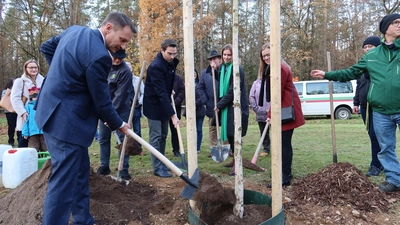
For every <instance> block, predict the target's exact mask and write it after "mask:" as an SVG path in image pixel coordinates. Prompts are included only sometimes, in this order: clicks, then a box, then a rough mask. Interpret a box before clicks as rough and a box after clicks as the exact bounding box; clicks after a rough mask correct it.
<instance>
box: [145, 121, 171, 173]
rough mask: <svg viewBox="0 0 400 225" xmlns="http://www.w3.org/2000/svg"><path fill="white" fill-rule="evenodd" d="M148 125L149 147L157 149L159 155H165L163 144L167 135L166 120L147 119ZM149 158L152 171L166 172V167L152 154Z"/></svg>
mask: <svg viewBox="0 0 400 225" xmlns="http://www.w3.org/2000/svg"><path fill="white" fill-rule="evenodd" d="M147 121H148V124H149V139H150V143H149V144H150V145H151V146H153V147H154V148H155V149H157V150H158V151H159V152H160V153H161V154H163V155H165V144H166V139H167V135H168V120H152V119H147ZM150 156H151V164H152V166H153V170H154V171H158V170H161V169H163V170H166V166H165V165H164V163H162V162H161V161H160V160H159V159H158V158H157V157H155V156H154V155H153V154H150Z"/></svg>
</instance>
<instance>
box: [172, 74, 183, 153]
mask: <svg viewBox="0 0 400 225" xmlns="http://www.w3.org/2000/svg"><path fill="white" fill-rule="evenodd" d="M172 90H174V103H175V109H176V115H177V116H178V119H181V111H182V102H183V100H185V82H184V81H183V79H182V77H181V76H179V75H178V74H175V81H174V87H173V89H172ZM169 129H170V130H171V143H172V152H173V153H174V155H175V156H176V157H181V153H179V140H178V132H177V130H176V128H175V125H174V124H173V123H172V120H169Z"/></svg>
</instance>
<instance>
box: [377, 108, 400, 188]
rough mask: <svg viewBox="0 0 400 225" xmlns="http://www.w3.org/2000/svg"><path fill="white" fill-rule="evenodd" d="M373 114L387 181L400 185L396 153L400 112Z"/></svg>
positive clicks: (380, 159)
mask: <svg viewBox="0 0 400 225" xmlns="http://www.w3.org/2000/svg"><path fill="white" fill-rule="evenodd" d="M372 114H373V117H374V129H375V134H376V137H377V138H378V141H379V145H380V146H381V151H380V152H379V153H378V159H379V161H380V162H381V164H382V166H383V168H384V170H383V172H384V173H385V175H386V181H387V182H389V183H392V184H394V185H396V186H397V187H400V163H399V159H398V158H397V155H396V128H397V126H399V125H400V114H392V115H386V114H382V113H378V112H373V113H372Z"/></svg>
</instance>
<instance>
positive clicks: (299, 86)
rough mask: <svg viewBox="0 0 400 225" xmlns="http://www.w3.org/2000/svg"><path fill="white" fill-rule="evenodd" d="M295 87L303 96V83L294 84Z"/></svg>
mask: <svg viewBox="0 0 400 225" xmlns="http://www.w3.org/2000/svg"><path fill="white" fill-rule="evenodd" d="M294 86H295V87H296V90H297V93H299V95H303V83H298V84H294Z"/></svg>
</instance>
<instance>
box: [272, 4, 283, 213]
mask: <svg viewBox="0 0 400 225" xmlns="http://www.w3.org/2000/svg"><path fill="white" fill-rule="evenodd" d="M280 2H281V1H279V0H271V2H270V27H271V32H270V33H271V110H272V111H271V112H272V116H271V147H272V148H271V151H272V152H271V173H272V196H271V197H272V216H273V217H274V216H276V215H277V214H278V213H279V212H280V211H281V209H282V150H281V149H282V125H281V30H280V26H281V24H280V16H281V9H280Z"/></svg>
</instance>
